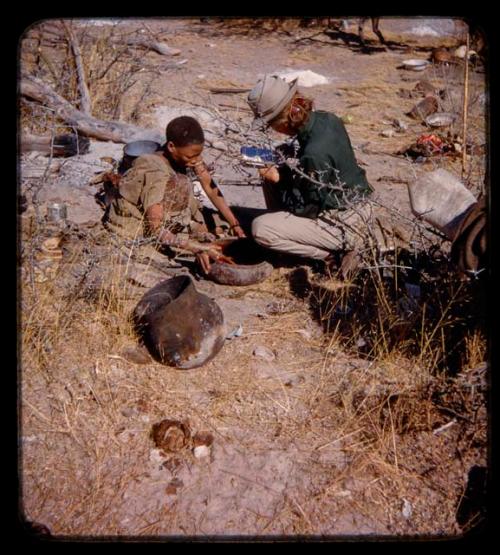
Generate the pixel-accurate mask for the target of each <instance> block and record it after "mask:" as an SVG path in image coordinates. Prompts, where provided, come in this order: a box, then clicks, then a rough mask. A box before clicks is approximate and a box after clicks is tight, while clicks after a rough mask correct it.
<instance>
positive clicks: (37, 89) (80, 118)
mask: <svg viewBox="0 0 500 555" xmlns="http://www.w3.org/2000/svg"><path fill="white" fill-rule="evenodd" d="M20 92H21V95H23V96H25V97H29V98H32V99H33V100H36V101H38V102H41V103H42V104H44V105H45V106H48V107H50V108H51V109H53V110H54V112H55V114H56V115H57V116H58V117H59V118H61V119H62V120H63V121H65V122H66V123H67V124H69V125H70V126H72V127H74V128H75V129H77V130H78V131H79V132H80V133H82V134H83V135H87V136H88V137H94V138H96V139H101V140H104V141H113V142H115V143H127V142H130V141H134V140H145V139H147V140H153V141H157V142H162V141H163V139H164V137H163V135H162V134H161V132H159V131H157V130H151V129H145V128H143V127H138V126H136V125H131V124H129V123H123V122H119V121H114V120H109V121H104V120H99V119H97V118H95V117H93V116H90V115H87V114H84V113H83V112H82V111H81V110H78V109H77V108H75V107H74V106H73V105H72V104H70V103H69V102H68V101H67V100H66V99H64V98H63V97H62V96H60V95H58V94H57V93H56V92H55V91H54V90H53V89H51V87H49V86H48V85H47V84H46V83H44V82H43V81H41V80H40V79H38V78H36V77H34V76H32V75H28V74H26V73H24V74H22V75H21V82H20Z"/></svg>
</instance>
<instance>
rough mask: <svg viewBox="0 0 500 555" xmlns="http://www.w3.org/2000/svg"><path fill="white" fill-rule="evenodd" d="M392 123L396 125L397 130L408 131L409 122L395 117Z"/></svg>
mask: <svg viewBox="0 0 500 555" xmlns="http://www.w3.org/2000/svg"><path fill="white" fill-rule="evenodd" d="M392 124H393V125H394V127H395V128H396V130H397V131H406V130H407V129H408V124H407V123H405V122H404V121H403V120H400V119H395V120H394V121H393V122H392Z"/></svg>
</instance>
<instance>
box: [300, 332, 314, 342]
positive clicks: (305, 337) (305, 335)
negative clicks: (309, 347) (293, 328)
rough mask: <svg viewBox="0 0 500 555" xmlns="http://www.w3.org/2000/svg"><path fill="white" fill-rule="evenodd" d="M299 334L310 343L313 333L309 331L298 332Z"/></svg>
mask: <svg viewBox="0 0 500 555" xmlns="http://www.w3.org/2000/svg"><path fill="white" fill-rule="evenodd" d="M297 333H298V334H299V335H301V336H302V337H303V338H304V339H306V340H307V341H310V340H311V339H312V333H311V332H310V331H309V330H297Z"/></svg>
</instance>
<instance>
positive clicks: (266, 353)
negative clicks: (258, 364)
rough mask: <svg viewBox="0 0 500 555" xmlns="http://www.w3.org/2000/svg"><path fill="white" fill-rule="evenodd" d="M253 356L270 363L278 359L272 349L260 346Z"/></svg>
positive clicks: (256, 348)
mask: <svg viewBox="0 0 500 555" xmlns="http://www.w3.org/2000/svg"><path fill="white" fill-rule="evenodd" d="M252 354H253V355H254V356H256V357H260V358H263V359H264V360H267V361H268V362H271V361H272V360H274V359H275V358H276V356H275V354H274V353H273V352H272V351H271V349H269V348H268V347H264V346H263V345H259V346H258V347H255V349H254V350H253V353H252Z"/></svg>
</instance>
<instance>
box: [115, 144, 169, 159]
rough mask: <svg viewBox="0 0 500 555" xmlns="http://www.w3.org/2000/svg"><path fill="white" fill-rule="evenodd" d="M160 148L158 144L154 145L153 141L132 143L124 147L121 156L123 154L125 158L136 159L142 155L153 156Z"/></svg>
mask: <svg viewBox="0 0 500 555" xmlns="http://www.w3.org/2000/svg"><path fill="white" fill-rule="evenodd" d="M160 146H161V145H160V143H156V142H155V141H133V142H131V143H127V144H126V145H125V146H124V148H123V154H125V156H131V157H132V158H137V156H142V155H143V154H153V152H156V151H157V150H158V149H159V148H160Z"/></svg>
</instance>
